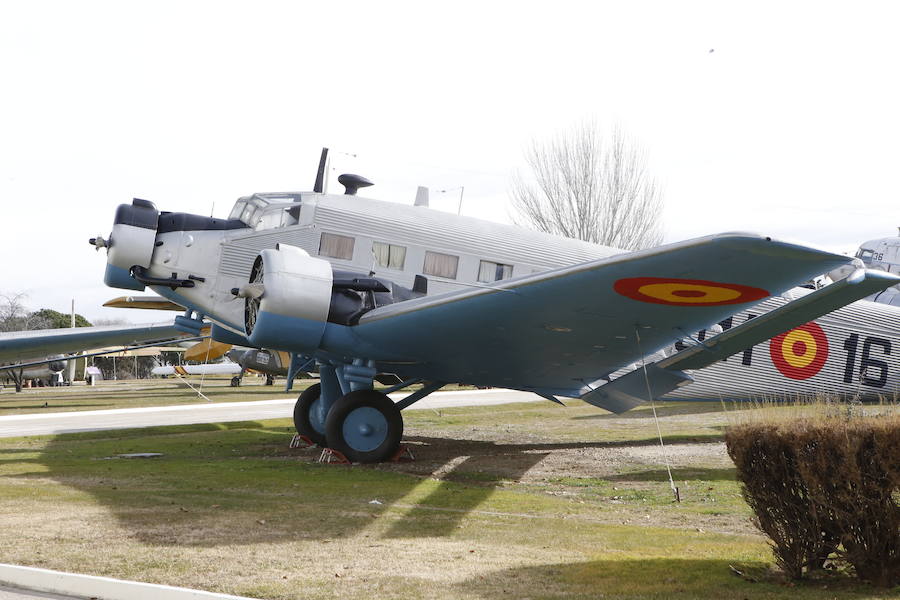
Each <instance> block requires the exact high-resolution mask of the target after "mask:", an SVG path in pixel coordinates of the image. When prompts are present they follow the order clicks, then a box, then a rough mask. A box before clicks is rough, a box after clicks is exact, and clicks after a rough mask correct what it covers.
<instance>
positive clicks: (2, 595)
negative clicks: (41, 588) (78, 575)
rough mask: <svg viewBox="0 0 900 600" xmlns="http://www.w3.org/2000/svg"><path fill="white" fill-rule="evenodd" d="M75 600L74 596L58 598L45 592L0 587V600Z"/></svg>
mask: <svg viewBox="0 0 900 600" xmlns="http://www.w3.org/2000/svg"><path fill="white" fill-rule="evenodd" d="M48 599H50V600H77V598H76V597H75V596H59V595H57V594H47V593H45V592H32V591H30V590H21V589H19V588H11V587H5V586H0V600H48Z"/></svg>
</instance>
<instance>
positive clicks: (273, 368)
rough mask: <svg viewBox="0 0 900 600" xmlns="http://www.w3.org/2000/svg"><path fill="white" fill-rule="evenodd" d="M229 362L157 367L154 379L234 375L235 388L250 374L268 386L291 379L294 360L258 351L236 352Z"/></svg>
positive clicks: (284, 353) (244, 350)
mask: <svg viewBox="0 0 900 600" xmlns="http://www.w3.org/2000/svg"><path fill="white" fill-rule="evenodd" d="M225 356H227V357H228V361H226V362H220V363H203V364H199V365H187V364H185V365H163V366H160V367H154V368H153V370H152V373H153V374H154V375H175V374H178V375H234V377H232V378H231V387H238V386H239V385H241V380H242V379H243V377H244V374H245V373H246V372H247V371H253V372H255V373H260V374H262V375H265V377H266V385H272V384H273V383H274V382H275V377H276V376H282V377H284V376H287V374H288V367H289V366H290V360H291V356H290V354H288V353H287V352H278V351H274V350H257V349H255V348H243V349H241V348H232V349H231V350H228V351H227V352H226V353H225Z"/></svg>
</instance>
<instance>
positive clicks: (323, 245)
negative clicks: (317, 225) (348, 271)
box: [319, 233, 356, 260]
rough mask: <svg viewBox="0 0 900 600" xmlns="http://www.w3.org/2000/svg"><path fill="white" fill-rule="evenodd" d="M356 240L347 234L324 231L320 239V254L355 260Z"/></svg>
mask: <svg viewBox="0 0 900 600" xmlns="http://www.w3.org/2000/svg"><path fill="white" fill-rule="evenodd" d="M355 241H356V240H354V239H353V238H352V237H347V236H346V235H337V234H335V233H322V237H321V238H320V239H319V256H329V257H331V258H341V259H343V260H353V243H354V242H355Z"/></svg>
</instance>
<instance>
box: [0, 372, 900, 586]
mask: <svg viewBox="0 0 900 600" xmlns="http://www.w3.org/2000/svg"><path fill="white" fill-rule="evenodd" d="M260 387H261V386H260ZM242 391H243V392H246V391H247V390H244V389H242ZM130 393H132V392H129V394H130ZM135 393H136V392H135ZM282 394H283V392H282ZM108 400H109V401H110V402H115V400H114V399H113V398H112V397H110V398H109V399H108ZM136 401H139V400H136ZM660 416H661V425H662V431H663V434H664V436H665V438H666V443H667V452H666V454H665V456H664V455H663V453H662V452H661V451H660V449H659V446H658V441H657V440H656V426H655V424H654V422H653V419H652V418H650V417H651V415H650V412H649V410H644V409H639V410H636V411H632V412H631V413H626V414H625V415H621V416H616V415H610V414H608V413H605V412H603V411H600V410H598V409H595V408H593V407H590V406H585V405H583V404H582V403H580V402H572V403H570V406H569V407H567V408H560V407H557V406H554V405H551V404H550V403H547V404H514V405H503V406H491V407H484V408H458V409H449V410H448V409H442V410H440V411H434V410H418V411H409V412H407V413H406V440H407V441H408V442H409V444H410V447H411V448H412V450H413V452H414V453H415V455H416V460H415V461H414V462H409V463H396V464H386V465H377V466H352V467H347V466H340V465H322V464H318V463H316V462H315V459H316V457H317V456H318V451H317V450H315V449H304V450H290V449H288V448H287V443H288V440H289V439H290V437H291V435H292V433H293V432H292V430H291V428H290V424H289V422H288V421H287V420H279V421H265V422H245V423H231V424H228V425H227V426H226V425H196V426H180V427H169V428H154V429H143V430H126V431H119V432H96V433H83V434H71V435H60V436H55V437H41V438H15V439H3V440H0V507H2V512H0V515H2V517H0V518H2V520H3V523H2V525H3V526H2V527H0V540H2V544H0V548H2V550H0V562H10V563H18V564H24V565H32V566H40V567H46V568H51V569H61V570H71V571H77V572H82V573H89V574H97V575H106V576H112V577H123V578H128V579H137V580H141V581H150V582H156V583H165V584H170V585H184V586H189V587H199V588H202V589H207V590H212V591H220V592H227V593H231V594H239V595H248V596H253V597H259V598H298V599H299V598H303V599H317V598H333V597H340V598H350V599H353V598H360V599H362V598H365V599H370V598H466V599H468V598H471V599H476V598H496V597H499V596H501V595H503V596H506V597H510V598H601V597H602V598H684V599H687V598H750V599H755V598H791V599H797V598H888V597H897V594H898V592H900V590H897V589H895V590H877V589H874V588H871V587H870V586H867V585H864V584H856V583H853V582H852V581H850V580H848V579H846V578H841V577H839V576H835V577H833V578H829V579H825V580H819V581H815V582H808V583H801V584H798V585H796V586H794V585H793V584H788V583H786V582H784V581H782V580H781V578H780V577H779V576H778V574H777V573H776V572H774V570H773V568H772V560H771V555H770V552H769V550H768V547H767V544H766V542H765V539H764V538H762V537H761V536H760V535H758V534H757V533H756V532H755V530H754V529H753V528H752V526H751V525H750V524H749V510H748V508H747V506H746V505H745V504H744V502H743V500H742V499H741V498H740V494H739V490H738V487H737V484H736V483H735V482H734V472H733V468H732V466H731V463H730V461H729V460H728V458H727V455H725V453H724V449H723V445H722V443H721V434H722V430H723V427H724V426H725V425H726V424H727V423H728V419H729V417H727V416H726V415H724V414H723V413H722V412H721V406H719V405H717V404H709V403H677V404H667V405H665V406H663V407H662V408H661V409H660ZM132 452H161V453H163V456H162V457H159V458H155V459H124V458H115V456H116V455H118V454H123V453H132ZM665 457H667V458H668V461H669V463H670V465H671V467H672V469H673V473H674V476H675V478H676V484H677V485H678V486H679V488H680V491H681V493H682V499H683V501H682V502H681V503H675V502H674V501H673V495H672V492H671V490H670V489H669V483H668V476H667V472H666V467H665V460H666V458H665ZM732 567H733V568H735V569H737V570H739V571H741V572H742V573H744V574H745V575H746V577H747V578H742V577H740V576H738V575H736V574H735V573H734V572H733V571H732ZM748 579H753V580H754V581H748Z"/></svg>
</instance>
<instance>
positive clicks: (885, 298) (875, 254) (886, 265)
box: [856, 235, 900, 306]
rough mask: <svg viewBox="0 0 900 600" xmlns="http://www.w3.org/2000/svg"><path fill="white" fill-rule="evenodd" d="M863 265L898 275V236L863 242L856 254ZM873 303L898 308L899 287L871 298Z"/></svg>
mask: <svg viewBox="0 0 900 600" xmlns="http://www.w3.org/2000/svg"><path fill="white" fill-rule="evenodd" d="M856 258H858V259H859V260H860V261H861V262H862V264H863V265H865V266H866V267H867V268H870V269H881V270H882V271H887V272H888V273H897V274H900V235H897V236H895V237H885V238H880V239H877V240H869V241H868V242H863V244H862V245H861V246H860V247H859V250H858V251H857V252H856ZM872 300H874V301H875V302H881V303H883V304H890V305H892V306H900V286H893V287H890V288H888V289H886V290H884V291H881V292H878V293H877V294H875V295H874V296H873V297H872Z"/></svg>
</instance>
